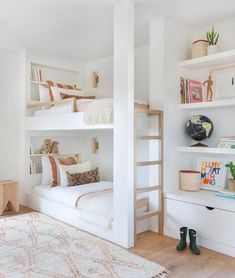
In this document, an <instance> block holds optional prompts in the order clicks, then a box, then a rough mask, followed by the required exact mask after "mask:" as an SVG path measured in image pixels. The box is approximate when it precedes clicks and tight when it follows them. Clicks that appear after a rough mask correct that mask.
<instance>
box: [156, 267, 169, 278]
mask: <svg viewBox="0 0 235 278" xmlns="http://www.w3.org/2000/svg"><path fill="white" fill-rule="evenodd" d="M168 274H169V271H168V270H166V269H165V270H163V271H161V272H159V273H158V274H157V275H155V276H153V277H152V278H167V277H168Z"/></svg>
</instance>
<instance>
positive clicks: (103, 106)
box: [83, 98, 113, 125]
mask: <svg viewBox="0 0 235 278" xmlns="http://www.w3.org/2000/svg"><path fill="white" fill-rule="evenodd" d="M83 119H84V121H85V123H86V124H88V125H97V124H111V123H112V122H113V99H112V98H104V99H96V100H95V101H92V102H91V103H90V104H89V105H88V106H87V109H86V111H85V112H84V118H83Z"/></svg>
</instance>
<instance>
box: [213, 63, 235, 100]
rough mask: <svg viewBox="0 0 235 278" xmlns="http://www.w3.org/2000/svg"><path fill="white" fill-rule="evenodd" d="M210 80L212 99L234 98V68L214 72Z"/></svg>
mask: <svg viewBox="0 0 235 278" xmlns="http://www.w3.org/2000/svg"><path fill="white" fill-rule="evenodd" d="M212 80H213V82H214V86H213V88H214V94H215V97H214V99H223V98H233V97H234V98H235V68H230V69H226V70H217V71H214V72H213V74H212Z"/></svg>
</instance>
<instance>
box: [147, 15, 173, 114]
mask: <svg viewBox="0 0 235 278" xmlns="http://www.w3.org/2000/svg"><path fill="white" fill-rule="evenodd" d="M169 82H170V81H169ZM164 83H165V18H157V19H153V20H152V21H151V22H150V28H149V102H150V108H152V109H157V108H158V109H159V108H163V98H164V87H165V86H164V85H165V84H164Z"/></svg>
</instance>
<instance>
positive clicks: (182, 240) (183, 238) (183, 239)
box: [176, 227, 188, 251]
mask: <svg viewBox="0 0 235 278" xmlns="http://www.w3.org/2000/svg"><path fill="white" fill-rule="evenodd" d="M187 231H188V228H187V227H182V228H180V242H179V243H178V245H177V246H176V249H177V250H178V251H182V250H184V249H185V248H186V247H187V242H186V237H187Z"/></svg>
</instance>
